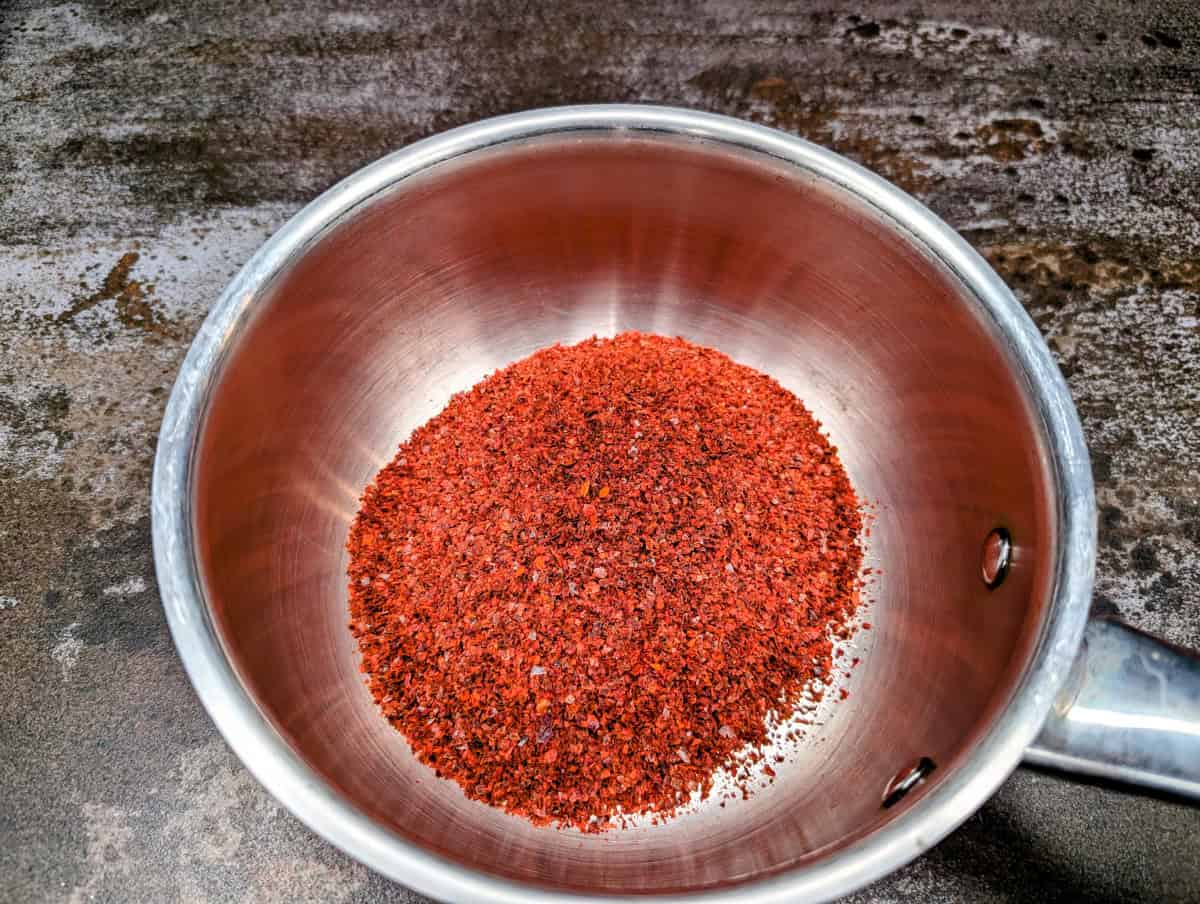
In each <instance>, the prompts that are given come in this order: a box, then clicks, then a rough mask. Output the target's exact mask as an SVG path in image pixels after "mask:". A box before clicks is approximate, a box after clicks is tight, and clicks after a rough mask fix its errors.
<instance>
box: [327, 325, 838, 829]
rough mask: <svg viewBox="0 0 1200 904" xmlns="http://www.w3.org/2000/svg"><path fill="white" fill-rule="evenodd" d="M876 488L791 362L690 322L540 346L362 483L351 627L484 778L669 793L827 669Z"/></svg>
mask: <svg viewBox="0 0 1200 904" xmlns="http://www.w3.org/2000/svg"><path fill="white" fill-rule="evenodd" d="M861 528H862V518H861V515H860V506H859V501H858V499H857V498H856V496H855V493H854V490H853V488H852V487H851V485H850V482H849V480H848V478H847V477H846V473H845V471H844V469H843V468H842V465H841V462H840V461H839V460H838V456H837V450H836V449H834V448H833V447H832V446H831V445H830V444H829V442H828V441H827V440H826V439H825V437H823V436H822V434H821V432H820V425H819V424H818V423H817V422H816V421H815V420H814V419H813V417H812V415H811V414H809V412H808V411H807V410H806V409H805V407H804V405H803V404H801V402H800V400H799V399H797V398H796V397H795V396H794V395H792V394H791V393H790V392H788V391H787V390H785V389H783V388H782V387H781V386H780V385H779V384H778V383H777V382H776V381H775V380H773V379H771V378H770V377H767V376H765V375H763V374H761V373H759V372H757V371H755V370H752V369H751V368H749V367H744V366H742V365H739V364H735V363H734V362H733V361H731V360H730V359H729V358H728V357H726V356H725V355H723V354H721V353H719V352H717V351H715V350H713V349H710V348H702V347H699V346H696V345H693V344H691V343H688V342H686V341H684V340H682V339H669V338H664V337H659V336H651V335H645V334H640V333H624V334H621V335H619V336H617V337H616V338H613V339H591V340H589V341H586V342H582V343H580V344H578V345H574V346H570V347H563V346H554V347H553V348H547V349H543V350H542V351H539V352H537V353H536V354H534V355H532V356H530V357H528V358H525V359H524V360H522V361H518V362H517V363H516V364H513V365H511V366H509V367H506V368H504V369H503V370H500V371H498V372H496V373H494V374H493V375H492V376H490V377H488V378H487V379H486V380H484V381H483V382H481V383H479V384H478V385H477V386H475V387H474V388H473V389H471V390H469V391H467V392H464V393H460V394H459V395H456V396H455V397H454V398H453V399H451V401H450V403H449V405H447V407H446V408H445V410H443V411H442V413H441V414H439V415H437V416H436V417H435V418H433V419H432V420H431V421H429V422H428V423H427V424H425V425H424V426H422V427H420V428H418V429H417V430H416V431H414V433H413V434H412V437H411V438H410V439H409V440H408V441H407V442H406V443H404V445H403V446H401V447H400V450H399V453H398V454H397V455H396V458H395V460H394V461H392V463H391V464H389V465H388V466H387V467H386V468H384V469H383V470H382V471H380V473H379V474H378V476H377V477H376V478H375V481H374V482H373V483H372V484H371V485H370V486H369V487H368V488H367V490H366V491H365V493H364V494H363V497H362V508H361V510H360V512H359V514H358V517H357V519H356V520H355V522H354V525H353V528H352V529H351V532H350V539H349V544H348V546H349V551H350V566H349V576H350V579H351V583H350V611H351V616H352V621H351V628H352V630H353V632H354V634H355V635H356V637H357V638H358V644H359V648H360V650H361V653H362V669H363V671H364V672H365V673H366V674H367V675H368V677H369V683H370V688H371V691H372V693H373V694H374V696H375V699H376V700H377V701H378V703H379V705H380V707H381V709H382V711H383V713H384V714H385V715H386V716H387V718H388V719H390V720H391V722H392V723H393V724H394V725H395V727H396V728H398V729H399V730H400V731H402V732H403V733H404V735H405V737H406V738H407V739H408V741H409V743H410V744H411V745H412V747H413V749H414V750H415V751H416V754H417V756H418V757H419V758H420V759H421V760H423V761H424V762H426V763H428V764H429V765H430V766H432V767H433V768H434V769H435V770H436V771H437V773H438V775H440V776H443V777H446V778H450V779H453V780H454V781H456V782H457V783H458V784H459V785H460V786H461V787H462V788H463V790H464V791H465V792H466V793H467V794H468V795H469V796H470V797H473V798H476V799H478V800H482V801H486V802H487V803H490V804H493V805H496V806H500V807H503V808H505V809H506V810H508V811H510V812H513V813H517V814H520V815H523V816H526V817H529V818H531V819H533V820H535V821H538V822H545V821H555V822H559V823H563V824H567V825H573V826H576V827H579V828H591V829H596V828H603V827H605V826H607V825H609V824H611V822H612V821H613V819H614V818H616V817H619V816H621V815H624V814H641V813H654V814H658V815H664V814H669V813H671V812H672V811H674V810H675V809H677V808H678V807H679V806H680V805H681V804H683V803H686V802H687V799H688V797H689V796H690V793H691V792H693V791H695V790H697V789H699V790H700V791H701V792H702V793H707V792H708V791H709V790H710V788H711V785H712V779H713V775H714V773H715V772H716V771H717V770H718V769H720V768H722V767H724V766H729V765H731V764H733V763H734V761H735V754H736V755H737V756H738V757H744V756H745V755H746V752H747V751H749V752H750V754H751V755H753V753H754V751H755V750H756V749H758V748H760V747H761V745H763V744H764V742H765V741H766V735H767V729H768V726H769V725H770V724H771V723H772V722H773V720H777V719H779V718H781V717H786V716H787V715H788V714H789V713H790V711H791V709H792V706H793V705H794V704H795V703H796V702H797V701H798V699H799V697H800V695H801V694H802V692H803V691H804V689H805V688H806V686H808V685H809V684H810V682H812V681H813V679H814V678H815V677H817V676H819V675H821V674H822V673H824V674H829V671H830V669H831V656H832V652H833V647H832V642H833V639H834V637H835V636H844V635H845V633H846V630H847V625H848V620H849V619H850V617H851V616H852V615H853V612H854V610H855V607H856V606H857V603H858V598H859V597H858V594H859V588H860V584H859V566H860V564H861V559H862V552H861V548H860V545H859V532H860V530H861Z"/></svg>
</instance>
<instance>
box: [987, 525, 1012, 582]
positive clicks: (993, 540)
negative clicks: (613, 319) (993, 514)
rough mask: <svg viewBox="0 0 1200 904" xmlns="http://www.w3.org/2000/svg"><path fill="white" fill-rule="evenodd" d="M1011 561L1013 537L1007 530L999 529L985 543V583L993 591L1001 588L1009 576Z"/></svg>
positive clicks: (988, 536)
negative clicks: (1005, 577) (1005, 578)
mask: <svg viewBox="0 0 1200 904" xmlns="http://www.w3.org/2000/svg"><path fill="white" fill-rule="evenodd" d="M1011 561H1012V535H1011V534H1009V532H1008V531H1007V530H1006V529H1005V528H1003V527H997V528H995V529H994V530H993V531H992V532H991V533H990V534H988V535H987V538H986V539H985V540H984V541H983V562H982V568H981V573H982V574H983V582H984V583H985V584H987V585H988V587H989V588H990V589H993V590H994V589H995V588H997V587H999V586H1000V585H1001V584H1002V583H1003V582H1004V576H1005V575H1006V574H1008V565H1009V563H1010V562H1011Z"/></svg>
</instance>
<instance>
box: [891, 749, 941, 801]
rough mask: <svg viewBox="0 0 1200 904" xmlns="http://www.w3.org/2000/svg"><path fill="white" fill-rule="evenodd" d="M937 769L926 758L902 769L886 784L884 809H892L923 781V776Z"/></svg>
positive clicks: (932, 762)
mask: <svg viewBox="0 0 1200 904" xmlns="http://www.w3.org/2000/svg"><path fill="white" fill-rule="evenodd" d="M936 768H937V763H935V762H934V761H933V760H931V759H930V758H929V757H927V756H923V757H921V759H920V760H919V761H918V762H917V763H916V765H913V766H909V767H908V768H907V769H903V770H901V771H900V773H899V774H898V775H897V776H896V777H895V778H894V779H892V780H891V781H890V782H888V786H887V788H886V789H884V792H883V806H884V809H887V808H888V807H894V806H895V805H896V804H898V803H900V801H901V800H902V799H903V798H904V796H905V795H907V794H908V792H909V791H911V790H912V789H913V788H915V787H917V785H919V784H921V782H923V781H925V776H927V775H929V773H931V772H933V770H934V769H936Z"/></svg>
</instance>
